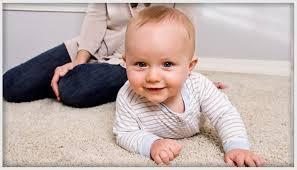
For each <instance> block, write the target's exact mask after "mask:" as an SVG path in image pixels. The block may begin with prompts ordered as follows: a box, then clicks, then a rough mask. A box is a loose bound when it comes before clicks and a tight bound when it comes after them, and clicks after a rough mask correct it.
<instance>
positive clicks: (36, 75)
mask: <svg viewBox="0 0 297 170" xmlns="http://www.w3.org/2000/svg"><path fill="white" fill-rule="evenodd" d="M70 61H71V59H70V57H69V54H68V52H67V49H66V47H65V45H64V44H61V45H58V46H57V47H54V48H52V49H50V50H48V51H46V52H44V53H42V54H40V55H38V56H36V57H34V58H32V59H31V60H29V61H27V62H25V63H23V64H21V65H19V66H16V67H14V68H12V69H10V70H8V71H7V72H6V73H5V74H4V75H3V97H4V99H5V100H7V101H9V102H28V101H33V100H37V99H43V98H46V97H53V92H52V90H51V86H50V83H51V79H52V76H53V73H54V70H55V69H56V67H58V66H60V65H64V64H65V63H68V62H70Z"/></svg>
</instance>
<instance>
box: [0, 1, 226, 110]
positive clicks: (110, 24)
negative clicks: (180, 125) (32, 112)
mask: <svg viewBox="0 0 297 170" xmlns="http://www.w3.org/2000/svg"><path fill="white" fill-rule="evenodd" d="M149 5H154V4H102V3H97V4H90V5H89V6H88V9H87V13H86V16H85V18H84V21H83V24H82V28H81V32H80V35H79V36H78V37H76V38H74V39H72V40H68V41H65V42H64V43H62V44H61V45H58V46H56V47H54V48H52V49H50V50H48V51H46V52H44V53H42V54H40V55H38V56H36V57H34V58H32V59H31V60H29V61H27V62H25V63H23V64H21V65H19V66H17V67H15V68H12V69H11V70H9V71H7V72H6V73H5V74H4V75H3V96H4V99H5V100H7V101H9V102H28V101H33V100H38V99H43V98H57V100H58V101H60V102H62V103H63V104H65V105H68V106H73V107H92V106H97V105H100V104H104V103H107V102H112V101H114V100H115V98H116V95H117V92H118V90H119V89H120V87H121V86H122V85H123V84H124V83H125V82H126V80H127V76H126V70H125V68H124V67H123V60H122V52H123V51H124V36H125V31H126V25H127V23H128V20H129V19H130V18H131V17H133V16H134V15H136V14H137V12H138V11H140V10H141V9H143V8H144V7H145V6H149ZM157 5H158V4H157ZM167 5H169V6H173V7H176V8H179V9H181V10H183V11H184V12H185V13H187V11H188V12H189V11H190V10H187V9H184V8H187V5H182V4H176V5H175V4H167ZM189 5H190V4H189ZM189 15H190V14H189ZM190 17H191V16H190ZM216 85H217V87H218V88H224V86H223V85H220V84H216Z"/></svg>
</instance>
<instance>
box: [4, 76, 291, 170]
mask: <svg viewBox="0 0 297 170" xmlns="http://www.w3.org/2000/svg"><path fill="white" fill-rule="evenodd" d="M203 73H204V74H205V75H207V76H208V78H210V79H212V80H216V81H218V80H219V81H223V82H225V83H226V84H228V85H229V88H228V89H226V90H224V92H225V93H226V94H227V95H228V97H229V99H230V100H231V101H232V103H233V104H234V105H235V106H236V107H237V109H238V110H239V111H240V112H241V115H242V118H243V121H244V122H245V125H246V127H247V131H248V135H249V139H250V143H251V145H252V150H253V151H255V152H256V153H259V154H260V155H262V156H263V157H264V158H265V159H266V162H267V164H266V166H293V143H292V140H293V137H292V136H293V130H292V129H293V122H291V121H293V120H292V117H293V116H292V115H291V114H293V112H292V109H291V106H292V104H291V101H292V100H291V96H292V94H293V91H292V90H291V83H290V82H291V81H290V78H288V77H281V76H265V75H253V74H236V73H221V72H203ZM114 111H115V103H108V104H105V105H102V106H97V107H93V108H86V109H78V108H71V107H67V106H64V105H62V104H60V103H58V102H56V101H55V100H53V99H44V100H39V101H34V102H30V103H18V104H17V103H8V102H3V115H4V118H3V127H4V130H3V132H4V134H3V144H4V145H3V159H4V161H3V166H156V165H155V164H154V162H153V161H152V160H150V159H148V158H144V157H142V156H140V155H138V154H133V153H130V152H128V151H126V150H124V149H122V148H120V147H119V146H118V145H116V144H115V138H114V137H113V134H112V124H113V116H114ZM178 141H179V142H180V143H181V144H182V145H183V149H182V152H181V154H180V156H179V157H177V158H176V159H175V160H174V161H173V162H172V164H171V166H226V165H225V164H224V161H223V152H222V150H221V148H222V147H221V143H220V142H219V140H218V138H217V135H216V132H215V130H214V129H213V128H212V126H210V125H209V124H207V125H206V126H205V127H204V129H203V130H202V133H201V134H198V135H197V136H194V137H192V138H187V139H182V140H178Z"/></svg>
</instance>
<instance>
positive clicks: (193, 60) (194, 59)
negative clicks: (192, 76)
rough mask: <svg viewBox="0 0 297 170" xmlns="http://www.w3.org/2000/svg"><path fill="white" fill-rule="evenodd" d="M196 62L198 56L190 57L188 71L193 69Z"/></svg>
mask: <svg viewBox="0 0 297 170" xmlns="http://www.w3.org/2000/svg"><path fill="white" fill-rule="evenodd" d="M197 63H198V57H196V56H193V57H192V59H191V62H190V65H189V70H190V72H191V71H192V70H193V69H195V67H196V65H197Z"/></svg>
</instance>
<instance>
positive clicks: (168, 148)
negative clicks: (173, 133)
mask: <svg viewBox="0 0 297 170" xmlns="http://www.w3.org/2000/svg"><path fill="white" fill-rule="evenodd" d="M181 148H182V147H181V145H180V144H178V143H177V142H176V141H175V140H172V139H158V140H156V141H155V142H154V143H153V144H152V147H151V157H152V159H153V160H154V161H155V162H156V163H157V164H162V163H164V164H166V165H168V164H169V163H170V161H172V160H173V159H174V158H175V157H177V156H178V155H179V153H180V151H181Z"/></svg>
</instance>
